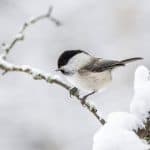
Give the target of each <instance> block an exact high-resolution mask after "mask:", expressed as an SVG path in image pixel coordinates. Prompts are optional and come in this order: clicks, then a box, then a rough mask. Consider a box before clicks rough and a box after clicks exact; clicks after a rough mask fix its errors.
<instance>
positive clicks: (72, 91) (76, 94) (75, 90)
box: [69, 87, 79, 98]
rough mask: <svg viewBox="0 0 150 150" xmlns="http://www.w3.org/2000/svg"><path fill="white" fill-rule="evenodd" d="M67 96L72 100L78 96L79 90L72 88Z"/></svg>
mask: <svg viewBox="0 0 150 150" xmlns="http://www.w3.org/2000/svg"><path fill="white" fill-rule="evenodd" d="M69 95H70V97H71V98H72V96H78V95H79V90H78V89H77V88H76V87H73V88H71V89H70V90H69Z"/></svg>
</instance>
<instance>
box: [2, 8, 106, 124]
mask: <svg viewBox="0 0 150 150" xmlns="http://www.w3.org/2000/svg"><path fill="white" fill-rule="evenodd" d="M51 14H52V7H50V8H49V9H48V12H47V13H46V14H42V15H40V16H37V17H35V18H33V19H31V20H29V21H28V22H26V23H24V25H23V26H22V28H21V30H20V31H19V32H18V34H17V35H16V36H15V37H14V39H13V40H12V42H11V43H10V44H8V45H7V44H4V43H3V44H2V49H3V53H2V54H1V55H0V69H1V70H3V71H4V72H3V75H4V74H6V73H8V72H24V73H26V74H29V75H30V76H32V78H33V79H35V80H45V81H46V82H47V83H50V84H52V83H53V84H57V85H59V86H61V87H63V88H65V89H66V90H68V91H70V89H71V87H70V86H69V85H67V84H65V83H63V82H62V81H61V80H59V79H57V78H56V77H55V76H53V75H52V74H49V73H44V72H43V71H41V70H39V69H36V68H33V67H30V66H28V65H15V64H12V63H10V62H8V61H7V60H6V57H7V55H8V54H9V52H10V50H11V49H12V48H13V47H14V46H15V45H16V44H17V43H18V42H19V41H23V40H24V38H25V31H26V30H27V29H28V28H29V27H30V26H31V25H33V24H35V23H37V22H39V21H41V20H43V19H49V20H50V21H52V22H53V23H55V25H57V26H59V25H61V23H60V22H59V21H58V20H57V19H55V18H54V17H52V15H51ZM72 95H73V96H75V97H76V99H77V100H79V101H80V102H81V104H82V98H81V97H80V95H79V90H78V89H77V91H76V92H75V93H72ZM84 106H85V107H86V108H87V109H88V110H89V111H90V112H91V113H92V114H93V115H94V116H95V117H96V118H97V120H98V121H99V122H100V123H101V124H102V125H104V124H105V120H104V119H102V118H100V116H99V115H98V111H97V109H96V107H95V106H93V105H92V104H90V103H89V102H85V104H84Z"/></svg>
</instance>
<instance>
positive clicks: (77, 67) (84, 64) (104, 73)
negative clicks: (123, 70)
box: [57, 50, 142, 98]
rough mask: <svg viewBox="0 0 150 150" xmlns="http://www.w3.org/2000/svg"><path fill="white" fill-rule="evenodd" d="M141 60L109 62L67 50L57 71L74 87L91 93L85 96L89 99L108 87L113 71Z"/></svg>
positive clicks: (59, 60) (60, 59)
mask: <svg viewBox="0 0 150 150" xmlns="http://www.w3.org/2000/svg"><path fill="white" fill-rule="evenodd" d="M140 59H142V58H141V57H134V58H129V59H125V60H121V61H117V60H107V59H102V58H97V57H94V56H92V55H90V54H89V53H87V52H85V51H82V50H67V51H64V52H63V53H62V54H61V55H60V57H59V58H58V62H57V63H58V69H57V70H58V71H61V72H62V74H63V75H64V76H65V77H66V79H67V80H68V81H69V82H70V83H71V84H72V85H73V86H75V87H77V88H78V89H80V90H83V91H90V93H89V94H87V95H86V96H85V98H87V97H88V96H89V95H92V94H94V93H95V92H97V91H100V90H102V89H104V88H106V87H107V86H108V84H109V83H110V82H111V81H112V75H111V72H112V70H113V69H115V68H117V67H120V66H125V65H126V64H127V63H130V62H133V61H136V60H140Z"/></svg>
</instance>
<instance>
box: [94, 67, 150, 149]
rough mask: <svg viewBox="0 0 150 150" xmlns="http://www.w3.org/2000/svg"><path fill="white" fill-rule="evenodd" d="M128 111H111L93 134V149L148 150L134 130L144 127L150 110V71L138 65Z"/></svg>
mask: <svg viewBox="0 0 150 150" xmlns="http://www.w3.org/2000/svg"><path fill="white" fill-rule="evenodd" d="M134 90H135V91H134V96H133V99H132V101H131V104H130V112H113V113H111V114H110V115H109V116H108V118H107V123H106V124H105V125H104V126H103V127H101V128H100V129H99V131H98V132H97V133H96V134H95V136H94V143H93V150H149V149H150V145H148V144H147V143H146V141H144V140H141V139H140V138H139V137H138V136H137V135H136V133H135V132H134V131H136V130H137V129H138V128H144V122H145V121H146V119H147V118H148V117H149V116H148V115H149V114H148V112H149V111H150V72H149V70H148V69H147V68H146V67H144V66H140V67H138V68H137V70H136V72H135V81H134Z"/></svg>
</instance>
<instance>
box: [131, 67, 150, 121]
mask: <svg viewBox="0 0 150 150" xmlns="http://www.w3.org/2000/svg"><path fill="white" fill-rule="evenodd" d="M134 92H135V94H134V97H133V100H132V102H131V104H130V111H131V113H133V114H134V115H136V116H137V117H138V118H139V119H140V120H142V121H145V120H146V118H147V117H148V115H149V111H150V72H149V70H148V69H147V68H146V67H144V66H140V67H138V68H137V70H136V72H135V81H134Z"/></svg>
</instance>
